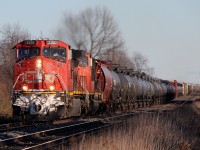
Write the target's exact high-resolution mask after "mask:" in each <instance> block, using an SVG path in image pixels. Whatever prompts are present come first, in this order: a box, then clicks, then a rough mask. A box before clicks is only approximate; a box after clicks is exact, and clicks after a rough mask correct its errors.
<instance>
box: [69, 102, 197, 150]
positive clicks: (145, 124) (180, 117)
mask: <svg viewBox="0 0 200 150" xmlns="http://www.w3.org/2000/svg"><path fill="white" fill-rule="evenodd" d="M199 109H200V103H195V104H192V105H186V106H184V107H180V108H176V109H175V110H170V111H169V112H163V113H158V112H156V113H143V114H139V115H137V116H135V117H133V118H132V119H130V120H128V122H127V123H124V125H123V126H121V127H116V128H114V129H113V130H109V131H106V132H104V133H101V134H98V135H93V136H92V135H90V136H83V138H82V140H81V141H75V140H74V141H72V142H71V147H68V148H67V149H72V150H73V149H74V150H75V149H79V150H94V149H95V150H182V149H183V150H189V149H193V150H199V149H200V114H199V112H200V111H199Z"/></svg>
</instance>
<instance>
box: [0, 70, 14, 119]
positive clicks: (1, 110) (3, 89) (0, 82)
mask: <svg viewBox="0 0 200 150" xmlns="http://www.w3.org/2000/svg"><path fill="white" fill-rule="evenodd" d="M0 74H1V77H0V117H2V116H5V115H7V116H11V114H12V109H11V98H10V92H9V88H8V84H7V82H8V81H9V80H8V79H7V78H6V76H5V75H4V73H2V71H1V70H0Z"/></svg>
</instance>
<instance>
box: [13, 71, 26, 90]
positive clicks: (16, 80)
mask: <svg viewBox="0 0 200 150" xmlns="http://www.w3.org/2000/svg"><path fill="white" fill-rule="evenodd" d="M22 75H24V73H21V74H20V75H19V76H18V77H17V80H16V81H15V84H14V85H13V89H14V87H15V86H16V84H17V82H18V80H19V78H20V77H21V76H22Z"/></svg>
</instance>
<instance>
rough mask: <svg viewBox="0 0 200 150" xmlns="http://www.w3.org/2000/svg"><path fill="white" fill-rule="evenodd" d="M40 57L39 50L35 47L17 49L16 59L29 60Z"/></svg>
mask: <svg viewBox="0 0 200 150" xmlns="http://www.w3.org/2000/svg"><path fill="white" fill-rule="evenodd" d="M39 55H40V49H39V48H36V47H31V48H30V47H29V48H24V47H23V48H19V51H18V58H19V59H20V58H29V57H33V56H39Z"/></svg>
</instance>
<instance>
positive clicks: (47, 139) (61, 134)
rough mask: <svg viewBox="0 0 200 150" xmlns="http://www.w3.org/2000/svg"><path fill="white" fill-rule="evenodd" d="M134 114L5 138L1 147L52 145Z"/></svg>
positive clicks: (45, 146) (34, 147)
mask: <svg viewBox="0 0 200 150" xmlns="http://www.w3.org/2000/svg"><path fill="white" fill-rule="evenodd" d="M133 114H134V113H126V114H123V115H118V116H114V117H108V118H103V119H89V120H85V121H82V122H81V123H76V124H71V125H64V126H62V127H58V128H52V129H48V130H43V131H39V132H34V133H31V134H26V135H22V136H17V137H14V138H9V139H4V140H2V141H0V149H25V148H26V149H43V148H47V147H49V146H50V147H52V145H55V144H58V142H59V143H60V142H63V141H65V140H67V139H70V138H71V137H74V136H79V135H82V134H83V133H89V132H93V131H98V130H103V129H105V128H108V127H110V126H112V125H114V124H119V123H123V122H124V119H125V118H127V117H130V116H132V115H133Z"/></svg>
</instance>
